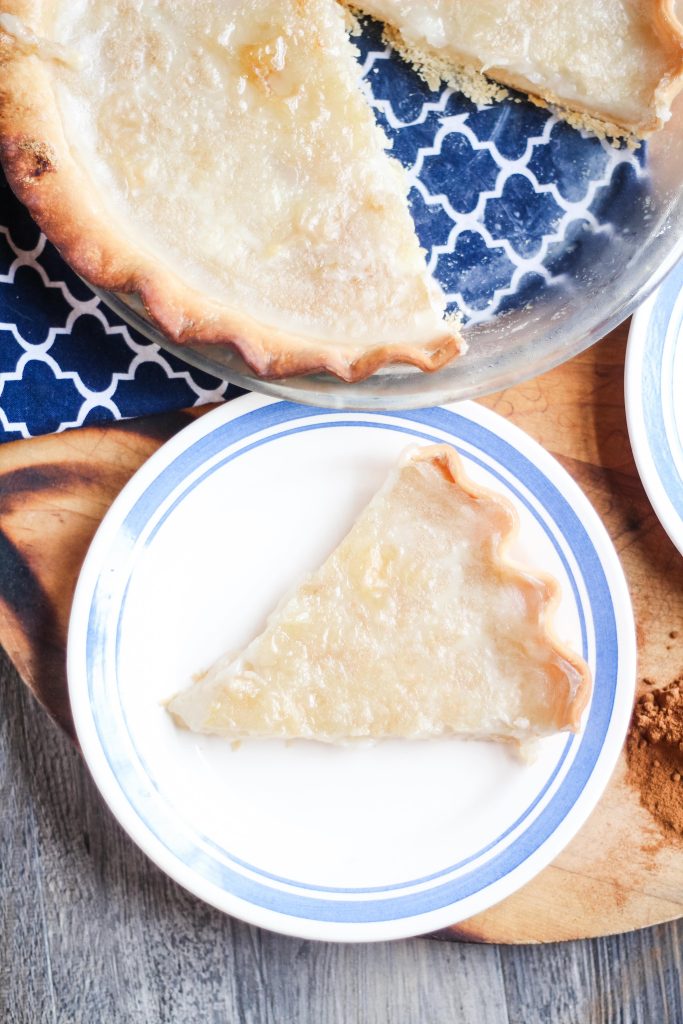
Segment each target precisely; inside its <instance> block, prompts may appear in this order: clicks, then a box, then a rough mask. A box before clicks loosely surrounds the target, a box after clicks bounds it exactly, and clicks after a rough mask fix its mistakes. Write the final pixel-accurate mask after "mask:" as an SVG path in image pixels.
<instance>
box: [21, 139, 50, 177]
mask: <svg viewBox="0 0 683 1024" xmlns="http://www.w3.org/2000/svg"><path fill="white" fill-rule="evenodd" d="M19 152H20V153H21V154H22V156H23V158H24V164H25V166H24V175H23V177H24V181H25V182H27V183H28V184H30V183H31V182H33V181H36V180H37V179H38V178H42V177H43V175H44V174H50V173H52V172H53V171H56V170H57V168H56V166H55V153H54V150H53V148H52V146H50V145H48V143H47V142H38V141H36V140H27V141H25V142H20V143H19Z"/></svg>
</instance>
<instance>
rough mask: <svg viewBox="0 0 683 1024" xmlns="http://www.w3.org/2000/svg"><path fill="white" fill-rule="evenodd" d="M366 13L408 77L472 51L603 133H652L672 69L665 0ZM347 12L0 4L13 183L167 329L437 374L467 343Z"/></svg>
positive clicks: (171, 4)
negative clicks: (412, 64) (386, 32)
mask: <svg viewBox="0 0 683 1024" xmlns="http://www.w3.org/2000/svg"><path fill="white" fill-rule="evenodd" d="M361 6H362V7H363V8H364V9H365V10H367V11H368V12H370V13H373V14H376V15H378V16H380V17H382V18H384V19H385V20H386V21H387V23H389V24H390V25H391V26H393V29H392V30H393V31H394V32H398V33H399V34H400V37H401V40H402V44H401V45H402V46H403V48H404V50H405V52H409V53H410V54H411V55H412V56H411V59H414V60H415V61H416V62H417V63H418V64H419V65H420V66H421V67H422V68H423V70H425V69H426V70H425V73H426V74H427V73H428V74H431V75H434V74H435V73H436V72H435V70H434V69H435V68H436V67H437V65H438V66H439V67H440V68H441V70H440V71H439V73H443V74H448V73H449V72H448V70H443V69H444V68H445V67H446V66H448V67H451V65H453V66H454V62H455V64H458V65H467V66H468V67H469V68H470V69H471V68H472V67H474V68H476V69H478V70H479V71H485V72H486V73H487V74H490V75H492V76H494V77H496V78H497V79H498V80H500V81H502V82H506V83H509V84H512V85H516V86H520V87H521V88H523V89H526V90H528V91H530V92H531V93H533V94H534V95H537V96H541V97H544V98H545V99H547V100H553V101H557V102H560V103H561V104H564V105H566V106H569V107H571V108H572V109H574V110H579V111H583V112H587V115H588V114H589V115H590V116H591V117H594V118H602V119H603V120H606V121H607V122H614V124H615V125H616V127H614V128H613V129H611V130H613V131H616V132H626V133H631V132H635V133H636V134H642V133H644V132H647V131H649V130H651V129H652V128H653V127H656V126H657V125H658V124H659V123H661V121H662V120H663V118H664V117H665V115H666V112H667V103H668V102H669V101H670V99H671V97H672V95H673V92H674V91H675V89H676V88H677V87H678V84H679V82H680V75H681V30H680V26H678V24H677V23H676V22H675V19H674V17H673V14H672V13H671V9H670V4H669V3H668V2H666V0H659V2H657V0H642V2H638V0H600V2H599V3H589V2H588V0H580V2H579V0H556V2H554V3H552V4H551V3H547V2H545V0H538V2H535V3H529V2H527V3H525V4H521V3H519V0H507V2H502V0H500V2H492V0H487V2H485V3H477V4H468V3H464V2H460V0H421V2H420V3H419V4H418V3H414V2H413V0H368V2H367V3H365V2H364V0H363V2H362V3H361ZM345 19H348V12H346V11H345V10H343V9H342V8H341V7H340V6H339V5H338V4H337V3H336V2H335V0H294V2H291V3H288V2H285V0H195V2H190V0H155V2H151V0H149V2H142V0H0V76H1V78H0V159H1V160H2V163H3V165H4V168H5V171H6V174H7V177H8V180H9V182H10V184H11V185H12V187H13V188H14V190H15V191H16V192H17V194H18V195H19V197H20V198H21V199H22V200H23V202H25V203H26V205H27V206H28V207H29V209H30V211H31V213H32V214H33V216H34V217H35V219H36V220H37V221H38V223H39V224H40V226H41V227H42V228H43V230H44V231H45V233H46V234H47V236H48V237H49V238H50V239H51V240H52V241H53V242H55V243H56V245H57V246H58V248H59V249H60V250H61V252H62V253H63V255H64V256H65V258H66V259H67V261H68V262H69V263H71V265H72V266H73V267H74V268H75V269H76V270H77V271H78V272H79V273H80V274H81V275H82V276H84V277H85V278H87V279H88V280H89V281H91V282H92V283H93V284H95V285H96V286H100V287H102V288H104V289H107V290H110V291H114V292H129V293H135V294H137V295H139V296H140V298H141V299H142V302H143V303H144V306H145V307H146V310H147V312H148V314H149V316H150V318H151V319H152V320H153V321H154V322H155V323H156V324H157V326H158V327H159V328H160V329H161V330H162V331H163V332H164V333H165V334H166V335H167V336H168V337H169V338H170V339H172V340H173V341H175V342H177V343H195V344H196V343H222V344H228V345H230V346H232V347H234V348H235V349H236V350H237V351H238V352H239V353H241V355H242V356H243V357H244V359H245V360H246V362H247V363H248V364H249V366H250V367H251V368H252V369H253V370H254V371H255V373H256V374H258V375H261V376H263V377H281V376H287V375H291V374H296V373H307V372H313V371H318V370H326V371H329V372H331V373H333V374H336V375H337V376H339V377H341V378H343V379H345V380H359V379H361V378H363V377H366V376H367V375H369V374H370V373H372V372H374V371H375V370H377V369H379V368H380V367H383V366H387V365H389V364H392V363H409V364H414V365H415V366H417V367H419V368H420V369H422V370H434V369H437V368H439V367H441V366H443V365H444V364H446V363H447V362H449V361H450V360H452V359H453V358H454V357H455V356H456V355H457V354H458V353H460V352H462V351H463V349H464V343H463V340H462V338H461V335H460V332H459V329H458V324H457V320H456V319H453V318H449V317H448V316H444V310H445V297H444V295H443V293H442V291H441V289H440V287H439V286H438V284H437V283H436V282H435V281H434V280H433V279H432V278H431V276H430V275H429V273H428V271H427V266H426V262H425V254H424V252H423V251H422V250H421V248H420V245H419V242H418V240H417V236H416V234H415V229H414V225H413V223H412V220H411V217H410V212H409V208H408V203H407V180H406V176H405V174H404V172H403V170H402V169H401V167H400V166H399V164H398V163H397V162H396V161H395V160H393V159H392V158H391V156H390V154H389V153H388V152H387V148H386V147H387V140H386V138H385V137H384V135H383V133H382V131H381V130H380V129H379V128H378V127H377V125H376V124H375V122H374V117H373V114H372V111H371V109H370V108H369V107H368V105H367V104H366V103H365V100H364V97H363V95H362V92H361V91H360V89H359V88H358V65H357V63H356V60H355V50H354V47H353V44H352V42H351V40H350V38H349V34H348V24H347V21H346V20H345ZM418 51H419V52H418ZM439 62H440V63H439ZM444 62H445V63H444ZM460 71H462V67H460ZM603 98H604V104H603V102H602V101H603Z"/></svg>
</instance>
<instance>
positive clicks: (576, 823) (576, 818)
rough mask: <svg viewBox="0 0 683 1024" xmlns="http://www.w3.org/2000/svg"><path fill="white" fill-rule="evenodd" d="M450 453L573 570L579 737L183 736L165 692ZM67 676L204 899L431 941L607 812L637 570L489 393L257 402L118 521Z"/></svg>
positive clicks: (107, 540)
mask: <svg viewBox="0 0 683 1024" xmlns="http://www.w3.org/2000/svg"><path fill="white" fill-rule="evenodd" d="M416 441H418V442H419V441H424V442H434V441H437V442H441V441H448V442H451V443H453V444H454V445H455V446H456V447H457V448H458V450H459V451H460V452H461V454H462V455H463V457H464V460H465V464H466V468H467V471H468V473H469V474H470V475H471V476H472V477H473V478H474V479H476V480H479V481H481V482H483V483H485V484H487V485H488V486H490V487H493V488H496V489H497V490H499V491H503V492H504V493H506V494H507V495H508V496H509V497H510V498H511V499H512V500H513V501H514V503H515V505H516V506H517V508H518V509H519V512H520V516H521V529H520V535H519V540H518V542H517V551H516V552H515V554H517V555H518V556H520V557H523V558H525V559H526V560H527V561H528V562H530V564H532V565H536V566H538V567H539V568H541V569H545V570H549V571H550V572H552V573H553V574H554V575H555V576H556V577H557V578H558V579H559V580H560V581H561V584H562V591H563V595H564V597H563V600H562V603H561V606H560V608H559V611H558V616H557V621H556V625H557V629H558V632H559V635H560V637H561V638H563V639H564V640H566V641H568V642H570V643H571V644H572V645H573V646H575V647H576V648H577V649H579V650H581V651H582V652H583V655H584V657H586V658H587V660H588V661H589V663H590V665H591V667H592V670H593V673H594V678H595V687H594V695H593V699H592V702H591V705H590V708H589V709H588V710H587V712H586V714H585V717H584V723H583V728H582V731H581V733H580V734H579V735H576V736H574V735H568V734H561V735H558V736H556V737H552V738H549V739H546V740H544V741H542V742H541V744H540V749H539V754H538V758H537V760H536V761H535V762H534V763H532V764H526V765H525V764H523V763H522V762H521V761H520V760H518V759H517V758H516V757H515V755H514V753H513V752H512V751H511V749H509V748H508V747H506V746H504V745H502V744H495V743H480V742H466V741H460V740H453V739H450V740H440V741H431V742H404V741H391V742H385V743H381V744H378V745H376V746H370V747H346V748H335V747H329V746H325V745H323V744H316V743H311V742H305V741H300V742H296V743H291V744H289V745H287V744H285V743H282V742H279V741H275V742H267V741H251V742H249V741H247V742H243V743H242V744H241V746H239V748H238V749H236V750H233V749H232V747H231V745H230V744H229V743H227V742H225V741H222V740H220V739H217V738H215V737H210V738H209V737H197V736H194V735H192V734H190V733H187V732H184V731H182V730H180V729H178V728H176V727H175V726H174V724H173V723H172V721H171V720H170V718H169V716H168V715H167V713H166V711H165V710H164V708H163V707H162V705H161V701H162V700H163V699H164V698H166V697H168V696H170V695H171V694H173V693H174V692H176V691H177V690H178V689H179V688H180V687H182V686H183V685H185V684H186V683H187V681H188V680H189V679H190V676H191V675H192V674H193V673H196V672H197V671H198V670H200V669H201V668H203V667H205V666H207V665H208V664H209V663H210V662H211V661H212V660H213V659H214V658H215V657H217V656H218V655H219V654H221V653H223V652H224V651H225V650H227V649H229V648H236V647H238V646H239V645H241V644H243V643H245V642H246V641H247V640H248V639H250V638H251V636H252V635H253V634H254V633H255V632H256V631H257V630H258V629H259V628H260V627H261V626H262V625H263V623H264V620H265V617H266V615H267V614H268V613H269V611H270V610H271V609H272V608H273V606H274V605H275V604H276V602H277V600H278V598H279V597H280V595H281V594H282V593H283V592H284V591H285V590H286V589H288V588H289V587H291V585H292V583H293V581H295V580H296V579H297V578H298V577H299V576H300V575H301V574H302V573H303V572H305V571H306V570H309V569H312V568H314V567H315V566H316V565H318V564H319V563H320V562H321V561H322V560H323V558H324V557H325V556H326V555H327V553H328V552H329V551H330V550H331V549H332V548H333V547H334V546H335V544H336V543H337V542H338V541H339V540H340V539H341V538H342V537H343V536H344V534H345V533H346V532H347V530H348V529H349V527H350V525H351V523H352V521H353V518H354V516H355V514H356V513H357V512H359V511H360V510H361V508H362V507H363V506H364V504H365V503H366V501H367V500H368V499H369V498H370V496H371V495H372V494H373V493H374V491H375V490H376V489H377V488H378V486H379V485H380V484H381V483H382V481H383V479H384V477H385V475H386V474H387V472H388V470H389V468H390V467H391V466H392V464H393V463H394V461H395V459H396V457H397V455H398V454H399V452H400V451H402V449H403V448H404V447H406V445H407V444H410V443H415V442H416ZM68 670H69V686H70V694H71V701H72V706H73V712H74V717H75V721H76V728H77V730H78V737H79V740H80V742H81V745H82V748H83V752H84V754H85V757H86V759H87V761H88V764H89V766H90V769H91V771H92V773H93V775H94V777H95V780H96V782H97V784H98V786H99V787H100V789H101V791H102V793H103V795H104V797H105V799H106V800H107V802H108V804H109V806H110V807H111V809H112V810H113V812H114V814H115V815H116V816H117V818H118V819H119V821H120V822H121V824H122V825H123V826H124V827H125V828H126V829H127V830H128V832H129V833H130V835H131V836H132V837H133V839H134V840H135V841H136V842H137V843H138V844H139V845H140V846H141V847H142V849H143V850H145V851H146V853H147V854H148V855H149V856H150V857H151V858H152V859H153V860H154V861H156V863H157V864H158V865H159V866H160V867H161V868H163V870H164V871H166V872H167V873H168V874H169V875H171V876H172V877H173V878H175V879H176V880H177V881H178V882H180V883H181V884H182V885H184V886H186V887H187V888H188V889H190V890H191V891H192V892H194V893H196V894H197V895H198V896H200V897H201V898H203V899H205V900H206V901H207V902H209V903H212V904H214V905H215V906H216V907H219V908H221V909H222V910H225V911H227V912H229V913H231V914H234V915H236V916H237V917H241V918H244V919H245V920H247V921H251V922H253V923H255V924H258V925H262V926H264V927H267V928H271V929H273V930H275V931H281V932H286V933H290V934H294V935H299V936H302V937H309V938H316V939H335V940H348V941H363V940H371V939H389V938H400V937H403V936H409V935H415V934H419V933H423V932H427V931H430V930H433V929H436V928H439V927H442V926H445V925H448V924H453V923H455V922H456V921H459V920H462V919H464V918H466V917H469V916H470V915H472V914H474V913H477V912H478V911H481V910H484V909H485V908H486V907H488V906H490V905H491V904H493V903H495V902H496V901H498V900H500V899H502V898H503V897H504V896H507V895H508V894H509V893H510V892H512V891H513V890H514V889H516V888H518V887H519V886H520V885H523V884H524V883H525V882H527V881H528V880H529V879H530V878H531V877H532V876H533V875H535V874H536V873H537V872H538V871H539V870H540V869H541V868H542V867H543V866H544V865H546V864H547V863H548V862H549V861H550V860H551V859H552V858H553V857H554V856H555V855H556V854H557V853H558V851H559V850H560V849H561V848H562V847H563V846H564V845H565V844H566V843H567V842H568V841H569V839H571V837H572V836H573V835H574V834H575V832H576V831H577V829H578V828H579V827H580V825H581V824H582V822H583V821H584V820H585V818H586V816H587V815H588V813H589V812H590V810H591V809H592V808H593V806H594V805H595V803H596V801H597V799H598V797H599V795H600V793H601V791H602V789H603V787H604V786H605V784H606V782H607V780H608V778H609V775H610V772H611V771H612V768H613V766H614V764H615V761H616V759H617V756H618V753H619V750H620V748H621V745H622V742H623V739H624V734H625V731H626V727H627V723H628V719H629V714H630V710H631V704H632V699H633V691H634V682H635V640H634V626H633V617H632V612H631V607H630V602H629V596H628V592H627V589H626V585H625V582H624V577H623V574H622V571H621V568H620V565H619V562H618V560H617V557H616V554H615V552H614V550H613V548H612V545H611V543H610V541H609V539H608V537H607V534H606V533H605V530H604V528H603V527H602V525H601V523H600V521H599V519H598V517H597V516H596V514H595V512H594V511H593V509H592V508H591V506H590V505H589V503H588V502H587V500H586V498H585V497H584V496H583V494H582V493H581V491H580V490H579V489H578V488H577V486H576V485H575V484H574V483H573V482H572V480H571V479H570V477H569V476H568V475H567V474H566V473H565V472H564V470H562V468H561V467H560V466H559V465H558V464H557V463H556V462H555V461H554V459H552V458H551V457H550V456H549V455H548V454H547V453H546V452H545V451H543V449H541V448H540V447H539V446H538V445H537V444H536V443H535V442H533V441H531V440H530V439H529V438H528V437H527V436H526V435H524V434H523V433H522V432H521V431H519V430H518V429H516V428H515V427H513V426H511V425H510V424H508V423H507V422H506V421H505V420H503V419H502V418H501V417H498V416H496V415H494V414H493V413H490V412H488V411H487V410H486V409H484V408H482V407H480V406H478V405H476V404H473V403H464V404H461V405H457V406H453V407H451V408H448V409H446V408H436V409H429V410H421V411H417V412H410V413H401V414H390V413H344V412H332V411H320V410H315V409H310V408H306V407H303V406H299V405H293V404H290V403H287V402H279V401H272V400H269V399H264V398H261V397H256V396H253V395H249V396H245V397H244V398H240V399H237V400H235V401H233V402H230V403H228V404H226V405H225V406H223V407H222V408H220V409H217V410H216V411H215V412H213V413H210V414H209V415H208V416H206V417H204V418H202V419H201V420H199V421H198V422H196V423H194V424H192V425H191V426H190V427H188V428H187V429H185V430H183V431H182V432H181V433H180V434H178V435H177V436H176V437H175V438H173V439H172V440H171V441H169V442H168V444H166V445H164V447H163V448H162V449H161V450H160V451H159V452H158V453H157V454H156V455H155V456H154V457H153V458H151V459H150V460H149V462H147V463H146V464H145V465H144V466H143V467H142V468H141V469H140V471H139V472H138V473H137V474H136V476H135V477H134V478H133V479H132V480H131V482H130V483H129V484H128V486H127V487H126V488H125V489H124V491H123V492H122V494H121V495H120V497H119V498H118V499H117V501H116V502H115V503H114V505H113V506H112V508H111V510H110V512H109V513H108V515H107V516H106V518H105V520H104V522H103V523H102V526H101V527H100V529H99V531H98V533H97V536H96V537H95V540H94V541H93V544H92V547H91V549H90V552H89V554H88V557H87V559H86V562H85V565H84V567H83V571H82V574H81V578H80V581H79V584H78V588H77V592H76V597H75V601H74V606H73V613H72V619H71V627H70V634H69V650H68Z"/></svg>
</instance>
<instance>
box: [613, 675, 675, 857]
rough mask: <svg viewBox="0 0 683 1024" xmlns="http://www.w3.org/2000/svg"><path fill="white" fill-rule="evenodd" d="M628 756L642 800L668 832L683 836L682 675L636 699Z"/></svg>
mask: <svg viewBox="0 0 683 1024" xmlns="http://www.w3.org/2000/svg"><path fill="white" fill-rule="evenodd" d="M626 756H627V760H628V768H629V781H630V782H631V783H632V784H633V785H634V786H636V787H637V789H638V790H639V792H640V799H641V801H642V803H643V804H644V805H645V807H647V809H648V810H649V811H650V812H651V814H652V815H653V816H654V817H655V818H656V819H657V821H658V822H659V824H660V825H661V826H662V827H663V828H664V829H665V830H666V831H667V832H670V833H671V832H673V833H675V834H677V835H679V836H681V837H683V676H681V677H679V678H678V679H675V680H674V681H673V682H672V683H669V685H668V686H665V687H664V688H663V689H661V690H655V691H652V692H650V693H646V694H644V695H643V696H642V697H640V699H639V700H638V701H637V703H636V706H635V710H634V712H633V718H632V719H631V726H630V728H629V733H628V739H627V742H626Z"/></svg>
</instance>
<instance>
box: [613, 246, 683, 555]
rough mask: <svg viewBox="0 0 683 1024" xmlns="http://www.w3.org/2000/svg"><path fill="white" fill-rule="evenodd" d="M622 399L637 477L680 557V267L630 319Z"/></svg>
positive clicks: (682, 407)
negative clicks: (624, 403) (623, 395)
mask: <svg viewBox="0 0 683 1024" xmlns="http://www.w3.org/2000/svg"><path fill="white" fill-rule="evenodd" d="M625 397H626V416H627V421H628V431H629V437H630V439H631V446H632V448H633V454H634V457H635V460H636V465H637V467H638V472H639V474H640V478H641V480H642V482H643V486H644V487H645V490H646V491H647V495H648V497H649V499H650V502H651V503H652V507H653V508H654V510H655V512H656V514H657V517H658V519H659V520H660V522H661V523H662V526H663V527H664V529H665V530H666V532H667V533H668V535H669V537H670V538H671V540H672V541H673V543H674V544H675V545H676V547H677V548H678V550H679V551H680V552H681V553H682V554H683V263H679V264H677V266H676V267H674V269H673V270H672V271H671V273H670V274H669V276H668V277H666V278H665V280H664V282H663V283H662V284H661V285H660V286H659V288H658V289H657V291H655V292H654V293H653V295H651V296H650V298H649V299H648V300H647V302H645V303H643V305H642V306H641V307H640V309H638V311H637V312H636V314H635V315H634V317H633V321H632V324H631V330H630V332H629V340H628V349H627V353H626V373H625Z"/></svg>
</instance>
